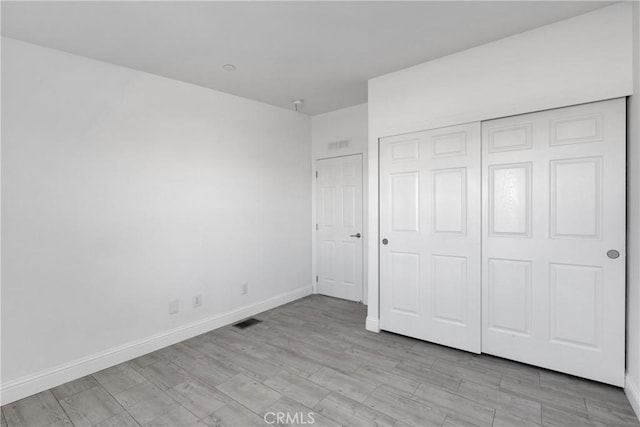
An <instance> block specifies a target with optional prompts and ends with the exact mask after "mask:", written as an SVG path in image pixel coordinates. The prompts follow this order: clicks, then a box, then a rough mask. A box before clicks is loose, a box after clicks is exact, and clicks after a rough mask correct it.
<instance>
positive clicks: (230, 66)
mask: <svg viewBox="0 0 640 427" xmlns="http://www.w3.org/2000/svg"><path fill="white" fill-rule="evenodd" d="M222 69H223V70H225V71H235V70H236V66H235V65H233V64H224V65H223V66H222Z"/></svg>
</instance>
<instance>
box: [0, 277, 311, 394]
mask: <svg viewBox="0 0 640 427" xmlns="http://www.w3.org/2000/svg"><path fill="white" fill-rule="evenodd" d="M311 289H312V288H311V286H309V285H307V286H304V287H302V288H298V289H296V290H294V291H290V292H286V293H283V294H280V295H276V296H274V297H272V298H269V299H266V300H264V301H261V302H257V303H254V304H250V305H246V306H244V307H240V308H237V309H235V310H231V311H228V312H226V313H221V314H217V315H214V316H210V317H207V318H205V319H201V320H198V321H195V322H192V323H189V324H186V325H183V326H179V327H177V328H174V329H170V330H168V331H165V332H161V333H159V334H155V335H152V336H150V337H147V338H143V339H140V340H137V341H133V342H130V343H128V344H124V345H121V346H118V347H114V348H111V349H108V350H105V351H102V352H100V353H96V354H93V355H91V356H87V357H83V358H80V359H77V360H74V361H72V362H69V363H65V364H63V365H60V366H56V367H55V368H52V369H47V370H44V371H40V372H38V373H36V374H32V375H27V376H24V377H22V378H18V379H15V380H13V381H9V382H7V383H5V384H2V387H1V388H0V401H1V403H2V405H6V404H7V403H11V402H15V401H16V400H19V399H22V398H24V397H27V396H31V395H33V394H35V393H39V392H41V391H44V390H48V389H50V388H52V387H56V386H58V385H60V384H64V383H66V382H69V381H73V380H75V379H78V378H81V377H83V376H85V375H89V374H92V373H94V372H98V371H101V370H102V369H106V368H109V367H111V366H114V365H117V364H119V363H122V362H126V361H127V360H131V359H134V358H136V357H139V356H142V355H144V354H147V353H150V352H152V351H156V350H159V349H161V348H164V347H167V346H169V345H172V344H175V343H178V342H180V341H184V340H186V339H189V338H192V337H195V336H197V335H200V334H203V333H205V332H209V331H211V330H213V329H217V328H220V327H222V326H226V325H228V324H230V323H234V322H237V321H239V320H242V319H244V318H247V317H250V316H254V315H256V314H258V313H261V312H263V311H266V310H270V309H272V308H275V307H278V306H280V305H282V304H286V303H288V302H291V301H295V300H297V299H300V298H303V297H305V296H307V295H310V294H311Z"/></svg>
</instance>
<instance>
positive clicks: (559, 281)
mask: <svg viewBox="0 0 640 427" xmlns="http://www.w3.org/2000/svg"><path fill="white" fill-rule="evenodd" d="M625 132H626V131H625V100H624V99H617V100H612V101H605V102H598V103H593V104H585V105H580V106H575V107H568V108H561V109H556V110H549V111H543V112H539V113H533V114H526V115H522V116H515V117H509V118H504V119H498V120H492V121H488V122H484V123H483V125H482V141H483V156H482V157H483V167H482V170H483V176H482V180H483V236H482V240H483V267H482V270H483V285H482V293H483V308H482V310H483V314H482V317H483V330H482V352H484V353H490V354H494V355H497V356H501V357H505V358H509V359H514V360H518V361H522V362H526V363H529V364H533V365H537V366H542V367H545V368H549V369H553V370H557V371H562V372H566V373H569V374H573V375H577V376H581V377H585V378H591V379H594V380H598V381H602V382H605V383H609V384H613V385H617V386H622V385H623V384H624V339H625V338H624V333H625V323H624V322H625V209H626V208H625V179H626V178H625V175H626V174H625V166H626V164H625V150H626V145H625Z"/></svg>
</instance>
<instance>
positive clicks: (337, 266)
mask: <svg viewBox="0 0 640 427" xmlns="http://www.w3.org/2000/svg"><path fill="white" fill-rule="evenodd" d="M316 171H317V176H316V182H317V186H316V194H317V204H316V206H317V219H318V223H317V232H316V233H317V238H316V241H317V252H316V254H317V260H318V262H317V269H318V277H317V288H318V289H317V290H318V293H321V294H323V295H329V296H332V297H337V298H343V299H348V300H351V301H362V275H363V270H362V250H363V244H362V241H363V238H362V155H360V154H358V155H353V156H343V157H334V158H331V159H322V160H318V161H317V164H316Z"/></svg>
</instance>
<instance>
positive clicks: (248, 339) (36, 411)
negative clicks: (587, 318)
mask: <svg viewBox="0 0 640 427" xmlns="http://www.w3.org/2000/svg"><path fill="white" fill-rule="evenodd" d="M365 315H366V307H364V306H362V305H360V304H356V303H352V302H347V301H342V300H337V299H333V298H328V297H323V296H319V295H314V296H310V297H307V298H304V299H301V300H298V301H295V302H293V303H290V304H287V305H285V306H282V307H278V308H276V309H274V310H271V311H268V312H265V313H262V314H261V315H258V316H256V317H257V318H258V319H260V320H262V321H263V323H260V324H258V325H255V326H252V327H250V328H248V329H245V330H239V329H237V328H233V327H231V326H228V327H225V328H221V329H218V330H215V331H213V332H209V333H207V334H204V335H200V336H198V337H195V338H192V339H190V340H187V341H184V342H181V343H179V344H176V345H173V346H171V347H167V348H165V349H162V350H159V351H156V352H154V353H151V354H148V355H146V356H142V357H140V358H138V359H135V360H132V361H129V362H126V363H123V364H121V365H118V366H115V367H113V368H109V369H106V370H104V371H101V372H98V373H96V374H93V375H90V376H87V377H84V378H81V379H79V380H76V381H72V382H70V383H67V384H64V385H62V386H59V387H56V388H54V389H51V390H48V391H45V392H42V393H39V394H37V395H35V396H31V397H28V398H26V399H22V400H20V401H18V402H15V403H12V404H9V405H6V406H4V407H2V426H3V427H4V426H6V425H8V426H28V427H40V426H52V425H56V426H58V425H67V426H70V425H75V426H85V425H98V426H138V425H149V426H171V427H181V426H205V425H209V426H239V427H248V426H268V425H269V424H268V423H266V422H265V421H264V418H263V417H264V416H265V414H269V415H268V416H267V421H269V422H272V421H277V418H276V417H277V414H278V413H283V414H286V413H288V414H289V416H290V417H296V416H297V417H298V418H297V420H296V419H295V418H294V419H293V421H298V424H299V425H305V426H309V425H311V424H310V422H311V419H313V420H314V421H315V423H314V424H313V425H314V426H336V425H345V426H397V427H401V426H409V425H414V426H447V427H453V426H473V425H477V426H495V427H498V426H514V427H515V426H517V427H520V426H524V427H526V426H539V425H545V426H557V427H571V426H580V427H581V426H600V427H602V426H610V427H614V426H640V423H638V420H637V418H636V417H635V415H634V413H633V410H632V409H631V407H630V405H629V403H628V401H627V400H626V398H625V396H624V393H623V392H622V390H621V389H619V388H615V387H610V386H607V385H603V384H599V383H595V382H591V381H586V380H582V379H579V378H575V377H571V376H568V375H563V374H559V373H556V372H552V371H548V370H544V369H539V368H535V367H532V366H528V365H523V364H520V363H515V362H510V361H507V360H503V359H499V358H496V357H492V356H487V355H480V356H478V355H473V354H469V353H466V352H462V351H458V350H453V349H450V348H447V347H442V346H438V345H434V344H430V343H426V342H422V341H418V340H414V339H411V338H407V337H403V336H399V335H394V334H390V333H385V332H382V333H380V334H374V333H371V332H367V331H365V330H364V320H365ZM296 414H297V415H296ZM309 414H311V415H309ZM281 421H282V420H281ZM284 421H286V419H285V420H284ZM290 421H291V419H290ZM305 423H306V424H305ZM278 424H286V422H283V423H276V425H278Z"/></svg>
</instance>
